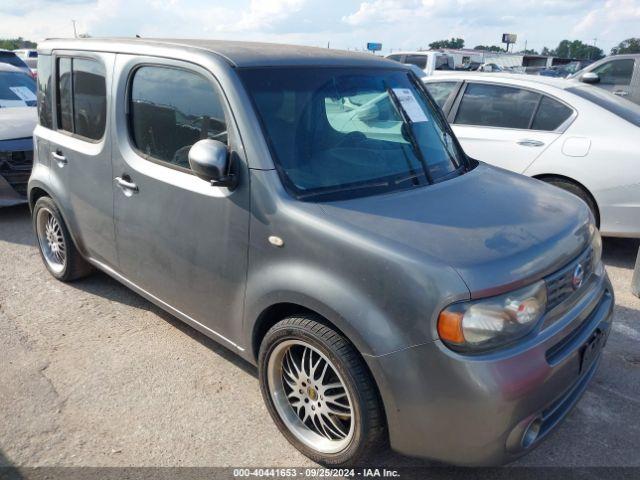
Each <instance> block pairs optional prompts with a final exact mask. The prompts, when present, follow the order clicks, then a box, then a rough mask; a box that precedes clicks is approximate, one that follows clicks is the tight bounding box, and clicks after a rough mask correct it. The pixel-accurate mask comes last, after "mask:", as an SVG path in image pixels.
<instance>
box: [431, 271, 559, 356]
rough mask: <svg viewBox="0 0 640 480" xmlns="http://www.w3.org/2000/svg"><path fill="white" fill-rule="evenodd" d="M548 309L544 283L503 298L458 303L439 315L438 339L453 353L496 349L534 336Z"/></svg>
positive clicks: (501, 296)
mask: <svg viewBox="0 0 640 480" xmlns="http://www.w3.org/2000/svg"><path fill="white" fill-rule="evenodd" d="M546 305H547V288H546V285H545V283H544V281H542V280H541V281H539V282H536V283H534V284H533V285H530V286H528V287H525V288H522V289H520V290H515V291H513V292H509V293H507V294H504V295H499V296H496V297H491V298H485V299H481V300H476V301H471V302H463V303H455V304H453V305H451V306H449V307H447V308H446V309H444V310H443V311H442V312H441V313H440V316H439V317H438V335H439V336H440V338H441V339H442V341H443V342H444V343H445V344H447V345H448V346H449V347H451V348H453V349H454V350H465V351H466V350H469V351H476V350H486V349H491V348H495V347H498V346H501V345H505V344H507V343H509V342H511V341H513V340H515V339H518V338H520V337H523V336H524V335H526V334H527V333H529V332H531V330H533V328H534V327H535V326H536V324H537V322H538V320H540V318H541V317H542V315H543V314H544V312H545V309H546Z"/></svg>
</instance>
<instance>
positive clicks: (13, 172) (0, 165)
mask: <svg viewBox="0 0 640 480" xmlns="http://www.w3.org/2000/svg"><path fill="white" fill-rule="evenodd" d="M32 168H33V151H32V150H26V151H17V152H0V176H2V177H4V179H5V180H6V181H7V182H8V183H9V185H11V186H12V187H13V189H14V190H15V191H16V192H18V193H19V194H20V195H26V194H27V182H28V181H29V176H30V175H31V169H32Z"/></svg>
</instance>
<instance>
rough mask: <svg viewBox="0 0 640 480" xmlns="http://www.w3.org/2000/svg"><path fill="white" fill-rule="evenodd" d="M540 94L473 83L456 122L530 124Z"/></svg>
mask: <svg viewBox="0 0 640 480" xmlns="http://www.w3.org/2000/svg"><path fill="white" fill-rule="evenodd" d="M539 99H540V95H539V94H537V93H533V92H529V91H527V90H522V89H519V88H513V87H501V86H498V85H485V84H481V83H470V84H468V85H467V88H466V90H465V92H464V96H463V97H462V101H461V102H460V107H459V108H458V113H457V114H456V120H455V123H459V124H464V125H483V126H486V127H504V128H521V129H525V128H529V122H530V121H531V116H532V115H533V111H534V109H535V108H536V106H537V105H538V100H539Z"/></svg>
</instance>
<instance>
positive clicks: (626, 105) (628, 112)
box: [567, 86, 640, 127]
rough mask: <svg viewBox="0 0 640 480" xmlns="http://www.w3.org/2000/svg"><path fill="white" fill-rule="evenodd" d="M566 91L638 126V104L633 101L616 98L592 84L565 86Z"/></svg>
mask: <svg viewBox="0 0 640 480" xmlns="http://www.w3.org/2000/svg"><path fill="white" fill-rule="evenodd" d="M567 92H571V93H573V94H575V95H578V96H579V97H581V98H584V99H586V100H589V101H590V102H593V103H595V104H596V105H598V106H599V107H602V108H604V109H605V110H607V111H609V112H611V113H613V114H614V115H617V116H618V117H620V118H623V119H624V120H626V121H627V122H629V123H632V124H634V125H635V126H636V127H640V106H638V105H636V104H635V103H632V102H630V101H628V100H625V99H623V98H618V97H616V96H615V95H612V94H611V93H609V92H607V91H606V90H603V89H601V88H595V87H592V86H584V87H571V88H567Z"/></svg>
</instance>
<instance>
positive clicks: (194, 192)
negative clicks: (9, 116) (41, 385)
mask: <svg viewBox="0 0 640 480" xmlns="http://www.w3.org/2000/svg"><path fill="white" fill-rule="evenodd" d="M38 71H39V72H40V77H41V78H40V83H39V85H43V86H44V85H50V86H52V88H48V89H46V90H44V91H41V92H40V97H39V100H40V101H39V107H40V109H41V115H40V124H39V125H38V127H36V130H35V141H36V160H35V166H34V169H33V173H32V175H31V179H30V181H29V202H30V205H31V209H32V213H33V224H34V228H35V233H36V235H37V239H38V245H39V247H40V251H41V253H42V258H43V260H44V264H45V266H46V267H47V269H48V270H49V272H50V273H51V274H52V275H53V276H54V277H56V278H58V279H60V280H62V281H71V280H76V279H78V278H81V277H83V276H85V275H87V274H89V273H90V272H91V271H92V269H95V268H97V269H100V270H102V271H104V272H106V273H107V274H109V275H111V276H112V277H114V278H115V279H117V280H119V281H120V282H122V283H123V284H125V285H127V286H129V287H130V288H131V289H133V290H135V291H136V292H138V293H139V294H141V295H143V296H144V297H146V298H148V299H149V300H150V301H152V302H154V303H155V304H157V305H159V306H160V307H162V308H163V309H165V310H166V311H168V312H170V313H171V314H173V315H175V316H176V317H178V318H180V319H182V320H183V321H185V322H186V323H188V324H189V325H191V326H193V327H194V328H196V329H197V330H200V331H201V332H203V333H204V334H206V335H208V336H210V337H211V338H213V339H215V340H217V341H219V342H220V343H221V344H223V345H224V346H226V347H227V348H229V349H231V350H232V351H234V352H236V353H237V354H238V355H240V356H241V357H242V358H244V359H245V360H247V361H248V362H251V363H252V364H255V365H257V366H258V370H259V378H260V385H261V389H262V394H263V396H264V400H265V402H266V405H267V408H268V411H269V413H270V414H271V416H272V417H273V420H274V421H275V423H276V424H277V426H278V428H279V429H280V430H281V431H282V433H283V435H284V436H285V437H286V438H287V439H288V440H289V441H290V442H291V443H292V444H293V445H294V446H295V447H296V448H297V449H299V450H300V451H301V452H303V453H304V454H305V455H307V456H309V457H310V458H311V459H313V460H315V461H318V462H321V463H323V464H325V465H334V466H336V465H354V464H356V463H357V462H363V461H365V459H366V458H367V457H372V456H375V455H376V454H377V453H379V451H380V449H381V448H383V447H384V445H386V444H387V443H389V444H390V446H391V448H392V449H394V450H396V451H398V452H401V453H403V454H406V455H417V456H421V457H427V458H431V459H436V460H440V461H444V462H449V463H455V464H467V465H471V464H473V465H477V464H500V463H504V462H509V461H511V460H513V459H515V458H517V457H518V456H520V455H523V454H524V453H526V452H528V451H530V450H531V449H532V448H533V447H535V446H536V445H537V444H538V443H539V442H540V441H542V439H543V438H545V437H546V436H547V435H548V434H549V432H551V431H552V430H553V429H554V428H555V427H556V426H557V425H558V424H559V422H560V421H561V420H562V419H563V418H564V417H565V416H566V415H567V413H568V412H569V411H570V409H571V407H572V406H573V405H574V404H575V403H576V402H577V401H578V399H579V398H580V396H581V394H582V393H583V392H584V390H585V389H586V388H587V385H588V383H589V381H590V380H591V378H592V377H593V375H594V373H595V371H596V369H597V366H598V364H599V359H600V357H601V351H602V347H603V346H604V344H605V342H606V339H607V336H608V334H609V331H610V328H611V315H612V309H613V305H614V296H613V292H612V288H611V284H610V283H609V280H608V278H607V275H606V273H605V271H604V268H603V265H602V262H601V260H600V256H601V242H600V236H599V234H598V231H597V229H596V228H595V226H594V220H593V218H592V216H591V214H590V212H589V210H588V208H587V207H586V205H585V204H584V203H582V202H580V201H579V200H578V199H576V198H575V197H573V196H572V195H570V194H568V193H566V192H564V191H561V190H560V189H556V188H554V187H551V186H548V185H545V184H544V183H542V182H539V181H537V180H533V179H530V178H527V177H523V176H520V175H517V174H513V173H510V172H507V171H505V170H502V169H498V168H495V167H491V166H489V165H487V164H484V163H480V162H477V161H475V160H473V159H471V158H469V157H468V156H466V155H465V153H464V152H463V151H462V149H461V148H460V145H459V143H458V141H457V140H456V138H455V135H454V134H453V132H452V131H451V129H450V127H449V125H448V124H447V122H446V120H445V119H444V117H443V116H442V113H441V111H440V110H439V109H438V108H437V105H436V104H435V103H434V101H433V99H432V98H431V97H430V96H429V94H428V93H427V91H426V89H425V88H424V85H423V84H422V83H421V82H420V81H419V79H418V78H417V77H416V76H415V74H413V73H412V72H411V71H409V70H407V69H406V68H405V67H404V66H402V65H399V64H398V63H396V62H392V61H389V60H385V59H381V58H378V57H375V56H373V55H364V54H355V53H347V52H339V51H335V50H329V49H315V48H307V47H296V46H284V45H272V44H252V43H242V42H226V41H224V42H218V41H206V40H202V41H198V40H152V39H131V40H123V39H113V40H109V39H82V40H51V41H46V42H44V43H42V44H41V45H40V48H39V68H38ZM44 72H47V73H46V74H45V73H44ZM43 75H45V76H46V78H42V76H43ZM381 96H383V97H384V101H382V100H381ZM363 105H368V106H367V108H362V106H363ZM369 107H370V108H369ZM381 123H386V124H385V125H384V127H385V128H376V127H375V126H376V125H380V124H381ZM104 328H105V329H108V328H109V325H108V322H105V325H104ZM203 415H207V412H203ZM248 441H249V439H248Z"/></svg>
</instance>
